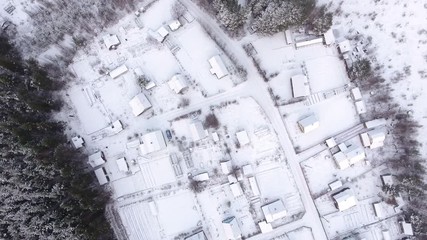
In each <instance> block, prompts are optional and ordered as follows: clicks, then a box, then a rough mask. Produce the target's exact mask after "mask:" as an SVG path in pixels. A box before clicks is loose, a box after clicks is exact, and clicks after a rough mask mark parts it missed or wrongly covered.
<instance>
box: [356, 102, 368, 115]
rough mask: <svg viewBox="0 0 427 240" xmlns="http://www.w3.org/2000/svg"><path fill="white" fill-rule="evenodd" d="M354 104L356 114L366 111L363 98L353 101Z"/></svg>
mask: <svg viewBox="0 0 427 240" xmlns="http://www.w3.org/2000/svg"><path fill="white" fill-rule="evenodd" d="M354 105H355V106H356V112H357V113H358V114H363V113H366V106H365V103H364V102H363V100H359V101H357V102H355V103H354Z"/></svg>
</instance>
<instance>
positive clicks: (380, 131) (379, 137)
mask: <svg viewBox="0 0 427 240" xmlns="http://www.w3.org/2000/svg"><path fill="white" fill-rule="evenodd" d="M367 134H368V137H369V141H370V145H369V147H370V148H371V149H374V148H377V147H382V146H383V145H384V141H385V137H386V130H385V129H384V128H377V129H374V130H371V131H369V132H368V133H367Z"/></svg>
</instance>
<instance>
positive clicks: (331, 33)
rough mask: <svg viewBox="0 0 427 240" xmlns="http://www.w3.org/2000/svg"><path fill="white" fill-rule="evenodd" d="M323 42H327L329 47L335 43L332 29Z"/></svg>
mask: <svg viewBox="0 0 427 240" xmlns="http://www.w3.org/2000/svg"><path fill="white" fill-rule="evenodd" d="M323 40H324V41H325V45H327V46H329V45H332V44H334V43H335V35H334V31H333V29H332V28H331V29H329V30H328V31H326V32H325V33H324V34H323Z"/></svg>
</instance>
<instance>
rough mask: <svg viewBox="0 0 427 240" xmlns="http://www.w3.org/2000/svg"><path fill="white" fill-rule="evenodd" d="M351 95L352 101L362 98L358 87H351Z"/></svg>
mask: <svg viewBox="0 0 427 240" xmlns="http://www.w3.org/2000/svg"><path fill="white" fill-rule="evenodd" d="M351 97H352V98H353V100H354V101H358V100H361V99H362V93H361V92H360V89H359V88H358V87H356V88H353V89H351Z"/></svg>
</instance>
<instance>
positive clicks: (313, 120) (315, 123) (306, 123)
mask: <svg viewBox="0 0 427 240" xmlns="http://www.w3.org/2000/svg"><path fill="white" fill-rule="evenodd" d="M298 126H299V128H300V129H301V131H302V132H303V133H309V132H311V131H313V130H315V129H316V128H318V127H319V126H320V122H319V120H318V119H317V117H316V116H315V115H314V114H312V115H310V116H308V117H305V118H303V119H302V120H299V121H298Z"/></svg>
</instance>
